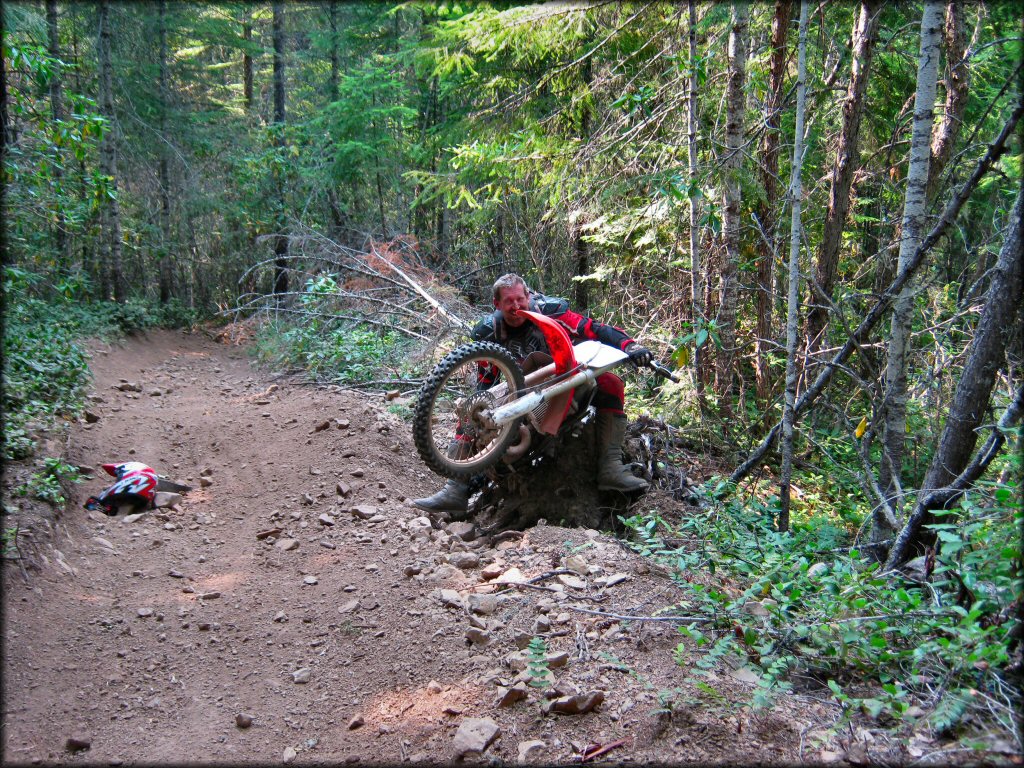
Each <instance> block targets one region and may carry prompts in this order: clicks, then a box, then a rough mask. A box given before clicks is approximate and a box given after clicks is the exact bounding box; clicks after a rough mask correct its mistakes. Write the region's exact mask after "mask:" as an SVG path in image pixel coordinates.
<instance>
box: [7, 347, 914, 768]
mask: <svg viewBox="0 0 1024 768" xmlns="http://www.w3.org/2000/svg"><path fill="white" fill-rule="evenodd" d="M92 370H93V374H94V382H93V389H92V394H91V395H90V402H89V411H90V412H91V413H90V415H89V419H88V420H92V421H93V423H88V420H87V419H83V420H82V421H81V422H80V423H77V424H74V425H72V426H71V429H70V434H69V435H68V436H67V442H66V444H65V445H63V446H58V448H60V449H61V450H63V451H64V456H65V458H66V460H68V461H70V462H71V463H74V464H77V465H79V466H82V467H83V468H89V469H90V473H91V478H90V479H89V480H87V481H86V482H84V483H82V484H81V485H78V486H76V487H75V488H74V489H73V490H72V491H71V499H70V501H69V504H68V506H67V510H66V512H64V513H63V514H62V515H60V516H59V517H58V518H57V519H56V521H55V522H54V523H53V525H52V535H50V536H44V535H43V532H44V531H45V530H46V527H47V526H46V521H36V522H35V524H34V525H33V523H32V521H31V520H27V521H25V522H24V523H23V524H24V525H25V526H26V528H27V530H28V531H29V532H30V533H31V532H32V531H34V532H35V533H34V539H32V538H29V537H28V536H26V537H24V538H23V539H21V540H20V541H21V542H22V543H21V545H20V551H21V552H20V554H21V557H20V559H8V560H7V561H6V562H5V564H4V591H3V608H4V624H3V632H4V636H3V643H4V647H3V651H4V653H3V733H2V737H3V742H2V746H3V761H4V763H5V764H15V763H26V764H39V763H46V764H52V763H62V764H63V763H68V764H78V763H106V764H115V765H117V764H143V763H174V764H181V763H192V762H195V763H212V762H216V763H228V764H241V763H277V762H282V761H283V762H292V761H294V762H295V763H311V764H312V763H331V764H339V763H357V762H358V763H371V764H372V763H381V764H395V763H399V762H406V761H408V762H428V763H444V764H447V763H451V762H453V761H455V760H457V759H465V760H466V761H467V762H488V763H493V762H501V763H512V764H514V763H517V762H525V763H542V764H552V763H571V762H579V761H580V760H581V759H582V758H583V757H585V756H589V755H591V754H592V753H593V752H594V751H595V750H600V749H602V748H604V750H605V751H603V752H599V753H598V754H597V755H595V756H594V758H593V760H592V762H605V763H608V762H611V763H616V764H618V763H663V764H664V763H671V764H677V763H726V764H730V765H736V764H749V765H755V764H758V765H760V764H765V763H774V764H792V763H798V762H812V763H820V762H846V763H853V764H865V763H874V762H887V763H901V762H904V761H910V760H912V758H911V757H908V755H907V753H906V751H905V749H904V747H903V746H901V745H900V744H899V743H897V742H896V741H895V740H891V739H887V738H886V737H885V736H884V735H883V734H884V731H875V732H874V733H872V732H871V731H869V730H864V729H860V728H853V727H847V728H843V729H837V730H838V732H837V733H833V731H832V730H831V729H832V726H834V725H835V723H836V722H837V720H838V718H839V710H838V707H837V706H836V705H835V704H834V703H833V702H830V701H829V699H828V696H827V695H826V693H825V692H821V691H814V690H808V691H804V692H802V693H800V694H789V695H785V696H782V697H781V699H780V700H779V702H778V704H777V705H776V706H775V708H774V709H772V710H768V711H765V710H761V711H753V710H751V709H749V708H747V707H745V706H743V705H744V704H745V703H746V702H749V700H750V698H751V693H752V691H753V687H754V683H753V682H752V681H751V680H748V679H746V677H747V676H745V675H743V674H742V670H729V669H728V668H725V667H723V668H720V669H717V670H714V671H712V672H711V673H710V675H711V676H710V677H709V678H706V680H707V682H708V684H709V685H710V686H713V688H714V690H715V691H717V696H718V697H719V698H717V699H715V698H713V697H707V698H705V699H704V700H697V699H696V698H694V699H693V700H691V701H689V702H687V701H684V700H678V701H677V702H676V704H675V706H674V707H673V709H672V711H671V714H669V713H668V712H667V711H665V710H664V709H663V708H662V707H660V705H659V700H658V693H659V692H660V691H667V690H673V689H678V688H680V686H681V684H682V681H683V680H684V679H685V678H686V677H687V675H688V674H690V672H692V670H693V668H694V663H695V661H696V660H697V659H698V658H699V656H698V655H697V654H696V653H692V651H693V649H692V646H691V645H684V648H683V651H682V653H681V654H680V655H679V658H678V659H677V654H676V649H677V646H679V645H680V642H681V641H683V636H682V635H681V634H680V633H679V632H678V631H677V629H676V627H675V626H674V625H673V624H671V623H668V622H659V621H632V622H629V621H622V620H618V619H615V618H611V617H608V616H599V615H596V614H595V613H593V611H600V612H603V613H606V614H616V615H625V614H630V615H634V616H652V615H653V614H655V613H656V612H657V611H658V610H659V609H660V608H663V607H665V606H669V605H672V604H673V602H674V601H675V600H676V599H677V597H676V588H675V587H674V585H673V583H672V581H671V580H670V579H668V578H667V577H666V576H665V575H664V574H662V573H660V572H659V571H658V569H657V568H652V567H651V566H650V565H649V563H648V562H647V561H645V560H644V559H643V558H642V557H640V556H639V555H638V554H636V553H634V552H632V551H631V550H630V549H629V548H628V547H627V546H625V545H624V543H623V542H621V541H618V540H616V539H615V538H613V537H610V536H608V535H606V534H603V533H599V532H598V531H594V530H583V529H569V528H559V527H554V526H549V525H547V524H544V523H541V524H539V525H537V526H535V527H532V528H530V529H528V530H526V531H525V532H524V533H523V534H522V535H521V536H513V537H511V538H508V539H507V540H505V541H502V542H501V543H499V544H497V545H496V546H495V547H494V548H485V547H482V546H479V545H478V544H477V543H476V542H474V541H463V539H462V538H461V537H460V536H456V535H453V530H455V529H454V526H452V530H446V529H445V528H443V527H442V528H440V529H435V528H432V527H430V526H428V525H425V524H424V520H423V518H421V514H420V512H419V511H418V510H416V509H415V508H414V507H412V506H411V505H410V503H409V501H408V500H409V499H411V498H416V497H419V496H422V495H427V494H429V493H431V492H433V491H434V490H435V489H436V488H437V487H438V485H439V481H438V479H437V478H436V477H435V476H433V475H431V474H430V473H429V472H428V471H427V470H426V469H425V468H424V467H423V465H422V463H421V462H420V460H419V459H418V458H417V457H416V453H415V450H414V448H413V446H412V440H411V435H410V428H409V426H408V424H407V423H405V422H403V421H402V420H401V419H400V418H399V417H398V416H396V415H394V414H392V413H390V412H388V410H387V405H388V404H387V403H386V402H385V401H384V400H383V399H381V398H380V397H379V396H368V395H364V394H360V393H358V392H353V391H337V389H336V388H326V387H325V388H318V387H310V386H302V385H298V384H289V383H287V382H285V381H280V382H278V383H277V384H275V383H273V382H272V381H271V380H270V378H269V377H268V375H266V374H264V373H262V372H260V371H258V370H257V369H255V368H254V367H252V366H251V365H250V363H249V362H248V359H247V356H246V354H245V351H244V349H243V348H241V347H239V346H235V345H231V344H225V343H217V341H216V340H215V339H214V338H213V337H212V336H211V335H210V334H207V333H205V332H199V331H197V332H193V333H183V332H171V331H153V332H149V333H147V334H144V335H138V336H135V337H132V338H130V339H128V340H127V341H125V342H123V343H118V344H114V345H107V344H95V345H93V350H92ZM136 385H137V386H136ZM53 448H54V447H53V446H51V447H50V449H51V450H53ZM50 455H55V454H50ZM121 461H142V462H144V463H147V464H149V465H151V466H153V467H154V468H155V469H156V470H157V471H158V472H160V473H161V474H164V475H167V476H169V477H171V478H172V479H174V480H177V481H179V482H186V483H189V484H190V485H193V486H194V487H195V489H194V490H192V491H191V492H189V493H187V494H186V495H185V496H184V498H183V500H182V501H181V503H180V504H179V505H176V506H174V507H170V508H165V509H157V510H153V511H150V512H147V513H145V514H143V515H141V517H135V516H131V517H125V516H118V517H115V518H111V517H106V516H104V515H103V514H102V513H99V512H89V511H86V510H84V509H83V507H82V504H83V501H84V500H85V499H86V498H87V497H88V496H89V495H94V494H97V493H99V492H100V491H101V490H102V489H103V488H104V487H106V486H107V485H108V484H109V483H110V482H111V481H110V478H109V477H108V476H107V475H105V474H104V473H103V472H102V471H101V470H100V469H99V465H100V464H101V463H103V462H121ZM696 479H698V480H703V479H704V478H699V477H698V478H696ZM10 482H13V481H9V482H8V486H9V484H10ZM641 503H642V502H641ZM23 508H24V509H25V510H27V511H26V512H25V514H29V512H28V510H29V507H28V506H26V505H25V504H24V503H23ZM42 512H43V513H44V514H45V510H42ZM50 514H51V517H52V514H53V513H52V512H51V513H50ZM455 525H457V524H455ZM268 531H269V532H271V533H270V534H269V535H268V534H267V532H268ZM466 538H470V534H468V533H466ZM33 542H34V543H33ZM570 557H571V558H573V559H572V560H570V559H569V558H570ZM516 569H518V573H519V574H522V575H524V576H525V577H526V578H527V579H530V578H534V577H537V576H541V575H542V574H545V573H548V572H550V571H552V570H562V571H566V570H572V569H575V570H576V571H578V572H579V573H577V574H570V573H564V572H563V573H559V574H557V575H553V576H550V577H548V578H544V579H541V580H538V581H536V582H535V583H534V584H532V585H530V586H528V587H526V586H518V587H517V586H514V585H509V584H507V583H503V582H507V581H513V580H515V579H516V578H519V577H517V575H516V573H517V571H516ZM705 576H706V575H705ZM709 578H710V577H709ZM588 611H590V612H588ZM534 636H543V637H544V638H545V642H546V651H547V658H546V663H545V665H544V666H545V667H546V671H545V670H544V669H541V670H539V671H538V669H537V668H536V667H534V668H533V670H532V671H533V672H535V673H537V677H538V678H539V677H540V676H541V674H542V673H543V674H547V675H548V679H547V681H546V682H545V683H543V684H542V685H530V684H529V681H530V677H529V670H527V671H524V667H526V665H527V663H528V660H527V657H526V654H525V652H524V651H523V650H522V647H523V646H524V645H525V643H526V642H527V641H528V640H529V639H530V638H531V637H534ZM686 642H687V643H688V642H689V641H686ZM686 649H689V650H686ZM560 710H564V711H568V712H572V711H575V710H582V711H581V712H580V713H578V714H567V713H561V712H560ZM920 754H921V750H918V752H917V755H915V756H919V755H920Z"/></svg>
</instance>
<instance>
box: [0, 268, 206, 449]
mask: <svg viewBox="0 0 1024 768" xmlns="http://www.w3.org/2000/svg"><path fill="white" fill-rule="evenodd" d="M80 288H81V286H79V285H76V284H75V283H74V282H72V281H70V280H64V281H61V282H59V283H54V282H53V281H48V280H45V279H44V278H42V277H41V276H40V275H38V274H36V273H33V272H30V271H27V270H23V269H18V268H16V267H11V266H6V267H4V271H3V289H4V290H3V293H4V316H3V395H2V406H3V457H4V460H5V461H12V460H21V459H27V458H30V457H31V456H33V454H34V452H35V450H36V443H37V441H38V439H39V437H40V436H41V435H42V434H44V433H47V432H49V431H52V430H53V429H54V428H55V427H56V426H57V425H58V424H59V423H60V422H62V421H68V420H72V419H74V418H76V417H77V416H78V415H79V414H80V413H81V411H82V409H83V407H84V403H85V393H86V390H87V388H88V386H89V382H90V372H89V364H88V357H87V355H86V352H85V349H84V346H83V344H82V341H83V340H84V339H86V338H95V337H98V338H105V339H113V338H117V337H120V336H124V335H125V334H127V333H132V332H134V331H139V330H143V329H146V328H152V327H157V326H169V327H173V326H180V325H185V324H189V323H191V322H194V321H195V319H196V317H195V313H194V312H193V311H191V310H188V309H187V308H185V307H183V306H182V305H180V304H178V303H170V304H167V305H163V306H160V305H154V304H150V303H146V302H142V301H128V302H125V303H116V302H87V301H84V300H82V298H81V296H82V293H81V291H80V290H79V289H80Z"/></svg>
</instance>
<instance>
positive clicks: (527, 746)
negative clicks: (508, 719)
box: [516, 739, 548, 765]
mask: <svg viewBox="0 0 1024 768" xmlns="http://www.w3.org/2000/svg"><path fill="white" fill-rule="evenodd" d="M547 746H548V745H547V744H545V743H544V742H543V741H541V740H540V739H533V740H531V741H521V742H519V755H518V757H517V758H516V762H517V763H519V764H520V765H522V764H523V763H525V762H527V761H528V760H529V759H530V758H531V757H533V756H534V755H535V754H536V753H537V752H539V751H540V750H542V749H546V748H547Z"/></svg>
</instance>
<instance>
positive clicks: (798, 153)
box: [778, 0, 807, 531]
mask: <svg viewBox="0 0 1024 768" xmlns="http://www.w3.org/2000/svg"><path fill="white" fill-rule="evenodd" d="M797 50H798V52H797V80H796V126H795V127H794V129H793V179H792V182H791V183H790V186H789V198H790V201H791V204H792V206H793V210H792V223H791V225H790V233H789V299H788V307H787V312H786V403H785V406H784V407H783V411H782V477H781V479H780V481H779V520H778V529H779V530H780V531H786V530H789V502H790V479H791V478H792V476H793V427H794V424H795V422H796V380H797V369H796V339H797V327H798V325H799V302H800V238H801V235H802V229H801V223H800V207H801V198H802V197H803V186H802V183H801V172H802V169H803V160H804V108H805V105H806V103H807V0H801V1H800V41H799V43H798V49H797Z"/></svg>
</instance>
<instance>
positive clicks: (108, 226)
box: [97, 0, 125, 302]
mask: <svg viewBox="0 0 1024 768" xmlns="http://www.w3.org/2000/svg"><path fill="white" fill-rule="evenodd" d="M97 53H98V58H99V62H98V64H99V80H100V103H99V111H100V114H101V115H103V117H104V118H106V120H107V121H108V122H107V130H106V131H104V133H103V140H102V142H101V143H100V173H101V174H102V175H103V176H105V177H106V179H107V185H108V187H107V188H108V191H109V194H108V196H107V197H106V198H105V199H104V201H103V203H102V205H101V208H100V211H101V213H100V222H101V229H100V242H101V250H100V253H101V256H102V257H105V258H104V262H101V265H100V271H101V272H103V273H104V274H105V276H106V277H107V280H105V281H104V282H106V283H107V286H106V287H107V288H108V289H109V288H113V292H114V300H115V301H118V302H123V301H124V300H125V283H124V275H123V271H122V268H121V210H120V206H119V204H118V200H117V196H118V193H117V123H116V119H115V116H114V87H113V78H114V73H113V63H112V62H111V57H110V0H100V5H99V45H98V47H97ZM104 293H106V292H104ZM104 298H107V296H106V295H105V296H104Z"/></svg>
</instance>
